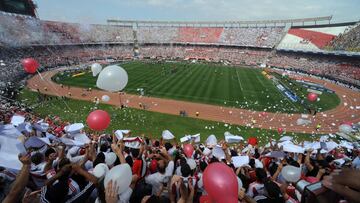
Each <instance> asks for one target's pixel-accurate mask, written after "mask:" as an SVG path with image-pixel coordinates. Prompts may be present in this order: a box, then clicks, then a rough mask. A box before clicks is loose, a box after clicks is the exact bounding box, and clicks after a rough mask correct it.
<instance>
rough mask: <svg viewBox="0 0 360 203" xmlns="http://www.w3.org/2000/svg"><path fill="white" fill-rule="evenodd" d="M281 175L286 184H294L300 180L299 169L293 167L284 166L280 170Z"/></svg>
mask: <svg viewBox="0 0 360 203" xmlns="http://www.w3.org/2000/svg"><path fill="white" fill-rule="evenodd" d="M281 175H282V176H283V177H284V179H285V180H286V181H287V182H291V183H296V182H297V181H298V180H299V179H300V176H301V169H300V167H295V166H285V167H284V168H282V170H281Z"/></svg>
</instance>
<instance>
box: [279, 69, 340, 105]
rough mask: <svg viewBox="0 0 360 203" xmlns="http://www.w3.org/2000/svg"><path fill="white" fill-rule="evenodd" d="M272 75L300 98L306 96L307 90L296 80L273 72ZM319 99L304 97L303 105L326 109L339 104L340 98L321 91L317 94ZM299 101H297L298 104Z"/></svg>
mask: <svg viewBox="0 0 360 203" xmlns="http://www.w3.org/2000/svg"><path fill="white" fill-rule="evenodd" d="M273 76H275V77H276V78H278V79H279V80H280V81H281V83H282V84H284V85H285V86H286V87H288V88H289V89H291V90H292V91H293V92H294V93H295V94H296V95H297V96H299V97H300V98H307V95H308V94H309V92H308V91H307V88H305V87H303V86H302V85H301V84H299V83H298V82H296V81H294V80H292V79H290V78H289V77H288V76H284V77H283V76H281V75H280V74H278V73H273ZM318 98H320V101H316V102H310V101H308V100H307V99H304V105H305V106H308V107H309V108H310V109H316V110H317V111H319V112H321V111H326V110H329V109H332V108H334V107H336V106H337V105H339V104H340V98H339V97H338V96H337V95H336V94H333V93H328V92H323V93H322V94H321V95H318ZM299 104H300V101H299V102H298V105H299Z"/></svg>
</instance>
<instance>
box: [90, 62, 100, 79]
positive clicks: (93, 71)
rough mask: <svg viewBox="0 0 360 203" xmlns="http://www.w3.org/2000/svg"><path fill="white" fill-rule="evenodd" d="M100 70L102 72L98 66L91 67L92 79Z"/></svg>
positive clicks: (95, 64) (96, 64)
mask: <svg viewBox="0 0 360 203" xmlns="http://www.w3.org/2000/svg"><path fill="white" fill-rule="evenodd" d="M101 70H102V67H101V65H100V64H98V63H94V64H92V65H91V72H92V74H93V76H94V77H95V76H97V74H99V73H100V72H101Z"/></svg>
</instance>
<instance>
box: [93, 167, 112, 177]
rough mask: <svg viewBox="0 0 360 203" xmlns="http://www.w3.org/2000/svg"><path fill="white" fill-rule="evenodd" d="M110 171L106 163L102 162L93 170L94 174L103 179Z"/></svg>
mask: <svg viewBox="0 0 360 203" xmlns="http://www.w3.org/2000/svg"><path fill="white" fill-rule="evenodd" d="M108 172H109V167H108V166H107V165H106V164H104V163H100V164H98V165H96V166H95V168H94V170H93V174H94V176H95V177H97V178H99V179H103V178H104V177H105V175H106V174H107V173H108Z"/></svg>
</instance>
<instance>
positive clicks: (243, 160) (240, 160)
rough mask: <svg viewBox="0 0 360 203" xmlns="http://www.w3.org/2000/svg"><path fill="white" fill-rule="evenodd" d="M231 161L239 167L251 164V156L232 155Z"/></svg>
mask: <svg viewBox="0 0 360 203" xmlns="http://www.w3.org/2000/svg"><path fill="white" fill-rule="evenodd" d="M231 161H232V163H233V164H234V166H235V168H239V167H241V166H243V165H247V164H249V161H250V158H249V156H233V157H231Z"/></svg>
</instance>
